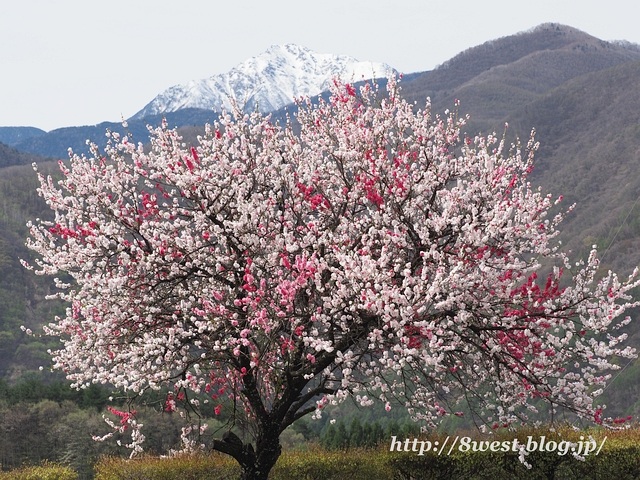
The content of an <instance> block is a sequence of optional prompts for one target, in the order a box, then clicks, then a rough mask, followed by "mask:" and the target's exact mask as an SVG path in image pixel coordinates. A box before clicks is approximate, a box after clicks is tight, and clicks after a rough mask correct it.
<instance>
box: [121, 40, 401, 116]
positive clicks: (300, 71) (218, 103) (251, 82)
mask: <svg viewBox="0 0 640 480" xmlns="http://www.w3.org/2000/svg"><path fill="white" fill-rule="evenodd" d="M390 72H395V70H394V69H392V68H391V67H390V66H389V65H387V64H384V63H374V62H369V61H363V62H360V61H358V60H356V59H355V58H353V57H349V56H347V55H334V54H321V53H316V52H314V51H312V50H309V49H308V48H305V47H303V46H300V45H295V44H286V45H272V46H271V47H269V48H268V49H267V50H266V51H265V52H263V53H261V54H260V55H257V56H255V57H251V58H249V59H248V60H245V61H244V62H242V63H240V64H239V65H237V66H236V67H234V68H233V69H231V70H230V71H229V72H226V73H222V74H218V75H213V76H211V77H208V78H205V79H201V80H192V81H190V82H188V83H187V84H183V85H174V86H173V87H170V88H168V89H167V90H165V91H164V92H161V93H160V94H159V95H157V96H156V97H155V98H154V99H153V100H152V101H151V102H149V103H148V104H147V105H146V106H145V107H144V108H143V109H142V110H140V111H139V112H137V113H136V114H135V115H133V116H132V117H131V120H142V119H144V118H145V117H148V116H153V115H158V114H164V113H170V112H175V111H177V110H180V109H183V108H201V109H209V110H211V109H220V108H226V109H229V108H230V102H229V99H230V98H233V99H235V100H236V101H237V102H238V103H239V104H240V105H241V106H244V107H246V108H247V109H249V110H251V109H253V108H254V106H257V107H258V109H259V110H260V111H261V112H263V113H268V112H271V111H274V110H277V109H279V108H281V107H284V106H285V105H287V104H290V103H292V102H293V100H294V98H298V97H300V96H314V95H318V94H320V93H321V92H322V91H325V90H327V89H328V88H329V84H330V82H331V81H332V79H333V78H334V77H336V76H340V77H342V78H343V79H344V80H346V81H350V80H352V79H353V81H358V80H361V79H370V78H373V77H375V76H376V75H377V76H380V77H386V76H387V75H388V74H389V73H390Z"/></svg>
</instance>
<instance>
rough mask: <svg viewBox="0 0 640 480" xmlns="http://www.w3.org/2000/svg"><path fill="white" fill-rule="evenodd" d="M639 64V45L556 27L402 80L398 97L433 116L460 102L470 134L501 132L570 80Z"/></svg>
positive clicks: (463, 55)
mask: <svg viewBox="0 0 640 480" xmlns="http://www.w3.org/2000/svg"><path fill="white" fill-rule="evenodd" d="M636 60H640V47H638V46H637V45H634V44H628V43H621V42H616V43H611V42H605V41H603V40H600V39H598V38H595V37H593V36H591V35H589V34H587V33H585V32H581V31H580V30H576V29H574V28H571V27H568V26H565V25H559V24H544V25H540V26H538V27H536V28H535V29H533V30H530V31H528V32H522V33H518V34H516V35H511V36H508V37H504V38H500V39H497V40H493V41H490V42H486V43H484V44H482V45H479V46H477V47H473V48H470V49H468V50H466V51H464V52H462V53H460V54H458V55H456V56H455V57H453V58H452V59H451V60H449V61H447V62H446V63H444V64H443V65H441V66H440V67H438V68H436V69H435V70H433V71H431V72H428V73H426V74H425V75H422V76H420V77H418V78H415V79H413V80H411V81H408V82H404V84H403V95H404V96H405V98H407V99H408V100H410V101H417V102H418V104H419V105H424V102H425V99H426V98H427V97H430V98H431V100H432V104H433V110H434V111H435V112H442V111H444V110H445V109H451V108H452V106H453V104H454V100H455V99H458V100H460V102H461V110H460V111H461V112H464V113H465V114H466V113H469V114H470V115H471V118H472V122H471V124H470V126H469V130H470V131H475V130H482V131H487V130H493V129H501V128H502V127H501V123H502V122H503V121H504V119H505V118H506V117H507V116H508V115H510V114H511V113H512V112H514V111H515V110H517V109H518V108H520V107H522V106H524V105H526V104H528V103H531V102H533V101H535V100H536V99H537V98H538V96H539V95H541V94H543V93H545V92H547V91H549V90H551V89H553V88H555V87H558V86H560V85H562V84H563V83H565V82H567V81H569V80H571V79H572V78H576V77H579V76H581V75H585V74H587V73H591V72H595V71H599V70H604V69H607V68H610V67H613V66H616V65H620V64H622V63H626V62H631V61H636Z"/></svg>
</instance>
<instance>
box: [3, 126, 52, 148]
mask: <svg viewBox="0 0 640 480" xmlns="http://www.w3.org/2000/svg"><path fill="white" fill-rule="evenodd" d="M45 133H47V132H45V131H44V130H41V129H39V128H35V127H0V142H2V143H5V144H7V145H11V144H14V143H17V142H19V141H21V140H25V139H27V138H32V137H37V136H40V135H44V134H45Z"/></svg>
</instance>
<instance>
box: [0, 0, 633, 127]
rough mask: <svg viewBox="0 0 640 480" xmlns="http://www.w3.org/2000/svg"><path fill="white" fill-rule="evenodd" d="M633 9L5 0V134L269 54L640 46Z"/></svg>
mask: <svg viewBox="0 0 640 480" xmlns="http://www.w3.org/2000/svg"><path fill="white" fill-rule="evenodd" d="M638 19H640V2H637V1H635V0H608V1H602V0H598V1H595V0H531V1H526V2H524V1H520V0H504V1H503V0H457V1H456V0H394V1H393V2H392V1H390V0H367V1H359V0H358V1H349V0H322V1H306V0H291V1H289V0H260V1H254V0H233V1H224V2H221V1H218V0H180V1H177V0H174V1H165V0H126V1H124V0H108V1H102V2H98V1H94V0H20V1H17V0H14V1H8V0H2V3H1V7H0V126H7V125H29V126H35V127H39V128H42V129H45V130H52V129H54V128H59V127H64V126H70V125H89V124H96V123H99V122H101V121H104V120H110V121H119V120H120V118H121V117H122V116H124V117H125V118H126V117H129V116H131V115H133V114H134V113H135V112H137V111H138V110H140V109H141V108H142V107H143V106H144V105H146V104H147V103H148V102H149V101H150V100H151V99H152V98H153V97H155V96H156V95H157V94H158V93H160V92H161V91H163V90H164V89H166V88H168V87H170V86H172V85H175V84H178V83H185V82H187V81H189V80H194V79H200V78H205V77H209V76H212V75H215V74H217V73H223V72H226V71H228V70H230V69H231V68H233V67H234V66H235V65H237V64H238V63H240V62H242V61H244V60H246V59H247V58H249V57H252V56H255V55H258V54H260V53H261V52H263V51H264V50H266V49H267V48H268V47H269V46H270V45H273V44H282V43H297V44H300V45H304V46H306V47H308V48H310V49H312V50H315V51H317V52H319V53H342V54H347V55H351V56H353V57H356V58H357V59H359V60H371V61H377V62H386V63H388V64H390V65H391V66H392V67H394V68H396V69H398V70H400V71H402V72H405V73H410V72H416V71H424V70H430V69H432V68H433V67H435V66H436V65H438V64H440V63H443V62H444V61H445V60H447V59H449V58H451V57H452V56H454V55H455V54H457V53H459V52H460V51H462V50H465V49H467V48H469V47H472V46H475V45H478V44H481V43H483V42H485V41H487V40H492V39H495V38H499V37H503V36H506V35H511V34H514V33H516V32H520V31H523V30H528V29H530V28H533V27H535V26H536V25H539V24H541V23H544V22H557V23H563V24H566V25H570V26H572V27H576V28H579V29H581V30H584V31H585V32H587V33H589V34H591V35H594V36H596V37H598V38H601V39H604V40H622V39H624V40H628V41H631V42H634V43H640V26H639V25H638Z"/></svg>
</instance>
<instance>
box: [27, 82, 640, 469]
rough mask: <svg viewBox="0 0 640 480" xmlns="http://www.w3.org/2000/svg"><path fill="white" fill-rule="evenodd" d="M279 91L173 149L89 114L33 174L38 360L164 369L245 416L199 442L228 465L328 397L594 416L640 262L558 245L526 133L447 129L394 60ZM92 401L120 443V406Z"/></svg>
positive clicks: (430, 421)
mask: <svg viewBox="0 0 640 480" xmlns="http://www.w3.org/2000/svg"><path fill="white" fill-rule="evenodd" d="M298 107H299V111H298V113H297V114H296V120H295V122H294V121H293V120H289V121H287V122H286V124H285V125H279V124H274V123H272V122H271V120H270V117H268V116H266V117H265V116H262V115H261V114H259V113H252V114H245V113H243V112H242V111H241V110H240V109H235V110H233V111H232V112H230V113H227V112H223V113H222V114H221V116H220V118H219V121H218V122H217V123H215V124H213V125H211V126H206V129H205V133H204V134H203V135H202V136H201V137H199V138H198V140H199V142H198V144H197V145H194V146H191V147H190V146H187V145H185V144H184V143H183V142H182V139H181V138H180V136H179V135H178V133H177V132H176V131H175V130H171V129H168V128H167V126H166V125H163V126H162V127H160V128H158V129H155V130H151V133H152V138H151V145H150V148H143V146H142V145H141V144H138V145H136V144H134V143H133V142H131V141H130V139H128V138H127V137H120V136H119V135H118V134H116V133H110V134H109V133H108V135H110V142H109V145H108V146H107V148H106V150H105V152H104V153H99V152H98V150H97V148H95V147H94V148H93V150H92V155H93V156H92V158H85V157H78V156H73V155H72V156H71V159H70V163H66V162H64V163H63V162H61V163H60V168H61V169H62V172H63V174H64V178H63V180H61V181H60V182H59V183H55V182H53V181H52V180H51V178H44V177H42V176H41V187H40V189H39V193H40V195H41V196H42V197H44V199H46V201H47V203H48V205H49V206H50V208H51V209H53V211H54V212H55V220H54V221H52V222H45V221H38V222H36V223H34V224H32V225H31V234H30V238H29V239H28V245H29V247H30V248H31V249H33V250H34V251H35V252H37V254H38V258H39V260H38V261H37V265H32V266H30V267H29V265H27V266H28V267H29V268H33V269H35V270H36V273H39V274H46V275H56V274H60V273H64V274H65V275H66V276H65V277H64V278H69V279H70V280H69V281H68V282H67V283H64V282H63V281H62V280H59V279H56V285H57V287H58V293H57V294H56V296H57V297H59V298H61V299H63V300H65V301H67V302H68V304H69V308H68V310H67V313H66V316H65V317H64V318H56V319H55V321H54V322H53V323H50V324H49V325H48V326H46V327H45V331H46V334H49V335H55V336H59V337H60V338H61V340H62V346H61V348H60V349H59V350H57V351H54V352H52V356H53V360H54V367H55V368H57V369H60V370H62V371H64V372H65V373H66V375H67V377H68V378H69V379H71V380H72V381H73V384H74V386H77V387H81V386H82V385H87V384H90V383H101V384H110V385H113V386H115V387H116V388H119V389H122V390H125V391H130V392H134V393H141V392H143V391H145V390H146V389H159V388H161V387H163V386H169V387H170V388H171V389H172V390H173V391H174V392H175V394H171V395H169V397H168V398H167V403H166V408H167V409H170V410H173V409H177V410H181V409H184V408H187V407H194V406H197V404H198V403H199V402H200V401H201V399H202V398H203V396H204V395H206V398H207V399H208V401H210V402H214V403H215V405H216V406H215V411H216V413H219V412H220V410H221V409H222V408H229V409H230V411H232V413H233V415H234V416H235V418H237V419H238V421H240V420H242V421H243V422H245V423H247V424H249V425H251V426H252V430H251V432H252V436H250V437H249V438H247V439H239V438H238V437H236V436H235V435H233V434H227V435H225V437H224V438H223V439H216V440H213V443H212V448H213V449H215V450H218V451H221V452H224V453H227V454H229V455H231V456H233V457H234V458H235V459H236V460H237V461H238V462H239V463H240V465H241V466H242V469H243V475H244V477H243V478H256V479H264V478H267V475H268V472H269V470H270V469H271V467H272V466H273V465H274V464H275V462H276V460H277V459H278V456H279V455H280V451H281V447H280V443H279V435H280V433H281V432H282V431H283V430H284V429H285V428H286V427H287V426H289V425H291V424H292V423H293V422H294V421H296V420H297V419H299V418H301V417H303V416H305V415H307V414H314V415H315V416H319V415H321V413H322V410H323V407H325V406H327V405H329V404H334V403H338V402H342V401H344V400H345V399H347V398H352V399H353V400H354V401H356V402H358V403H359V404H361V405H363V406H368V405H371V404H372V403H373V402H374V401H379V402H382V403H383V404H384V405H386V408H387V409H390V408H391V406H392V405H397V404H398V401H399V403H400V404H401V405H404V406H406V408H407V409H408V411H409V413H410V414H411V416H412V417H414V418H415V420H417V421H420V422H422V423H423V424H424V425H426V426H433V425H436V424H437V423H438V421H439V420H441V419H443V418H446V417H448V416H450V415H462V414H463V413H462V411H466V412H467V413H466V415H467V416H471V417H473V419H474V421H476V422H480V423H482V424H484V425H485V426H487V427H496V426H510V425H513V426H515V425H519V424H521V423H523V422H528V421H532V420H535V418H536V414H535V412H536V408H538V407H539V406H540V405H543V404H546V405H548V407H549V412H551V413H553V412H559V411H561V410H568V411H570V412H572V414H574V415H577V416H578V417H583V418H586V419H588V420H590V421H595V422H596V423H602V422H603V421H605V422H606V419H604V418H603V415H602V406H600V405H597V404H596V401H595V398H596V396H597V395H598V393H600V391H601V389H602V388H603V386H605V385H606V382H607V380H608V379H609V378H610V373H608V372H610V371H611V370H613V369H615V368H617V367H616V365H614V363H613V362H612V360H613V359H614V357H616V356H620V357H632V356H633V355H634V351H633V350H632V349H631V348H629V347H624V346H623V345H622V342H623V341H624V340H625V335H623V334H619V333H618V334H616V333H615V329H616V328H617V327H618V326H620V325H623V324H625V323H626V322H628V321H629V319H628V318H623V317H624V315H623V314H624V312H625V310H626V309H628V308H629V307H630V306H633V305H635V303H634V302H633V301H632V300H631V298H630V295H629V290H630V289H631V288H633V287H635V286H637V285H638V283H639V282H638V280H637V279H635V276H636V272H634V274H633V275H632V276H631V277H629V279H627V280H625V281H620V280H619V279H618V277H617V276H616V275H615V274H613V273H611V272H609V273H607V274H604V275H600V276H596V275H597V271H598V260H597V256H596V251H595V250H594V251H593V252H592V253H591V255H590V256H589V258H588V259H586V261H584V262H578V263H571V262H570V261H569V259H568V257H567V255H566V254H565V253H563V252H562V251H561V249H560V248H559V242H558V240H557V235H558V229H557V228H558V225H559V224H560V222H561V221H562V219H563V217H564V215H565V213H551V212H552V211H556V210H558V209H559V207H554V205H556V204H558V202H559V201H560V200H561V197H559V198H553V197H552V196H551V195H544V194H542V193H541V190H539V189H536V188H533V187H532V186H531V184H530V182H529V174H530V172H531V171H532V168H533V154H534V151H535V150H536V144H535V142H534V140H533V136H532V138H531V140H530V141H529V142H528V144H527V145H523V146H521V145H512V146H511V147H508V146H507V147H505V145H504V141H503V140H500V138H498V137H496V136H495V135H489V136H487V137H475V138H468V137H464V136H463V135H461V128H462V127H463V126H464V124H465V119H464V118H462V119H460V118H457V117H456V116H455V115H453V114H449V115H445V116H444V117H439V116H432V114H431V113H430V109H429V108H428V107H427V108H426V109H425V110H417V109H416V108H415V107H414V106H412V105H410V104H407V103H406V102H405V101H404V100H402V99H401V98H400V96H399V87H398V84H397V82H396V81H395V80H394V79H390V80H389V83H388V85H387V91H386V92H384V94H382V92H379V91H378V87H377V86H376V85H375V84H366V85H364V86H363V87H360V88H358V89H356V88H355V87H354V86H353V85H350V84H346V85H345V84H342V83H340V82H339V81H335V82H334V86H333V87H332V96H331V98H330V99H329V100H328V101H323V100H319V102H318V103H315V104H313V103H312V102H311V101H310V100H309V99H306V100H305V99H302V100H300V101H299V102H298ZM569 210H570V209H569ZM600 277H602V278H601V279H600V280H597V278H600ZM223 398H224V401H223V400H222V399H223ZM460 403H462V404H463V405H465V406H466V407H465V408H463V407H461V406H459V404H460ZM112 411H113V412H115V413H116V415H118V416H119V417H121V420H120V424H121V425H119V424H117V423H114V424H113V425H114V427H115V428H116V429H124V428H125V427H131V431H133V432H134V434H133V436H132V442H131V444H130V446H131V447H132V448H133V449H134V450H139V449H140V448H141V447H140V443H141V441H142V440H143V438H144V437H143V435H142V433H141V431H140V425H139V424H138V423H137V422H136V417H135V414H134V413H133V412H118V411H117V410H114V409H112ZM186 431H187V432H188V431H189V430H186Z"/></svg>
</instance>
